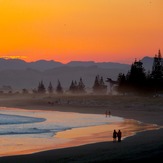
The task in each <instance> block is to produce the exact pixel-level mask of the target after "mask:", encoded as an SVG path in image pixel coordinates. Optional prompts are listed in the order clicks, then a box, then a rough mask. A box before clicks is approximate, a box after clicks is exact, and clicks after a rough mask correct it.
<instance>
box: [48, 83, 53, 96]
mask: <svg viewBox="0 0 163 163" xmlns="http://www.w3.org/2000/svg"><path fill="white" fill-rule="evenodd" d="M53 91H54V89H53V86H52V83H51V82H50V83H49V86H48V92H49V94H52V93H53Z"/></svg>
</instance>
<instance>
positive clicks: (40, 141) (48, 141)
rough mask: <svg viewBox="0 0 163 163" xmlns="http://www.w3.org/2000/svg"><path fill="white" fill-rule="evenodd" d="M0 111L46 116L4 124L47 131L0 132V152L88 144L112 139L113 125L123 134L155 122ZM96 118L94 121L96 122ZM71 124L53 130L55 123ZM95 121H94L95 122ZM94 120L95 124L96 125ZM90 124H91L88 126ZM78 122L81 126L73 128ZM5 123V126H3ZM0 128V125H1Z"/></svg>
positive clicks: (3, 110)
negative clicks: (20, 122) (45, 131)
mask: <svg viewBox="0 0 163 163" xmlns="http://www.w3.org/2000/svg"><path fill="white" fill-rule="evenodd" d="M0 113H3V114H11V115H13V114H14V115H20V116H21V115H23V116H30V117H37V118H46V121H44V122H39V123H32V124H21V125H16V126H15V125H13V126H12V125H7V126H6V127H8V129H10V128H11V127H15V128H18V129H20V130H21V129H22V128H23V130H24V129H26V128H31V127H33V128H39V129H47V130H48V131H49V132H47V133H39V134H32V133H31V134H14V135H1V136H0V142H1V143H0V156H7V155H18V154H27V153H33V152H38V151H43V150H49V149H57V148H65V147H71V146H78V145H83V144H90V143H95V142H104V141H112V132H113V130H114V129H117V130H118V129H121V130H122V133H123V138H125V137H127V136H130V135H133V134H134V133H135V132H138V131H142V130H145V129H154V128H155V126H153V125H147V124H141V123H139V122H137V121H134V120H123V119H122V118H118V117H114V116H111V117H107V118H106V117H105V115H94V114H78V113H65V112H64V113H62V112H55V111H38V110H23V109H21V110H20V109H9V108H0ZM96 121H97V122H96ZM65 123H66V126H68V127H70V128H71V127H72V126H74V127H75V128H73V129H68V130H64V131H60V132H58V131H59V130H58V131H57V132H56V133H55V127H56V124H57V127H61V126H65ZM96 123H97V124H98V125H97V124H96ZM95 124H96V125H95ZM89 125H90V126H89ZM78 126H80V128H76V127H78ZM3 127H4V126H3ZM0 128H1V130H2V129H3V128H2V126H1V125H0Z"/></svg>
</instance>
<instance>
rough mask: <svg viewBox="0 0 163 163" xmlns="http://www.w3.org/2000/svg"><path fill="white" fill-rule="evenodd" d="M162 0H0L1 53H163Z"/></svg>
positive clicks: (110, 57)
mask: <svg viewBox="0 0 163 163" xmlns="http://www.w3.org/2000/svg"><path fill="white" fill-rule="evenodd" d="M162 7H163V1H162V0H155V1H152V0H123V1H121V0H87V1H86V0H78V1H76V0H69V1H67V0H55V1H53V0H41V1H40V0H23V1H22V0H12V1H10V0H5V1H4V0H0V15H1V17H2V19H1V22H0V29H1V30H0V36H1V41H0V56H8V57H9V56H13V57H14V56H17V57H18V56H19V57H20V59H23V60H25V61H27V62H31V61H36V60H40V59H44V60H55V61H59V62H62V63H67V62H70V61H95V62H119V63H129V64H130V63H131V62H133V60H134V59H135V58H137V59H142V58H143V57H145V56H149V57H154V55H155V54H157V52H158V50H159V49H160V50H161V52H162V51H163V44H162V43H163V20H162V17H161V15H163V10H162Z"/></svg>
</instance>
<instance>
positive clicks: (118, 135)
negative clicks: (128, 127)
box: [117, 130, 122, 142]
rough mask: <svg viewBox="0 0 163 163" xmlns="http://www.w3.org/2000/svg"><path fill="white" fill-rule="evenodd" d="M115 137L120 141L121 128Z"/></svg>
mask: <svg viewBox="0 0 163 163" xmlns="http://www.w3.org/2000/svg"><path fill="white" fill-rule="evenodd" d="M117 137H118V142H121V138H122V132H121V130H118V133H117Z"/></svg>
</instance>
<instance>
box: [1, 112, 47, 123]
mask: <svg viewBox="0 0 163 163" xmlns="http://www.w3.org/2000/svg"><path fill="white" fill-rule="evenodd" d="M44 121H46V119H45V118H36V117H27V116H19V115H8V114H0V125H11V124H24V123H37V122H44Z"/></svg>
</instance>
